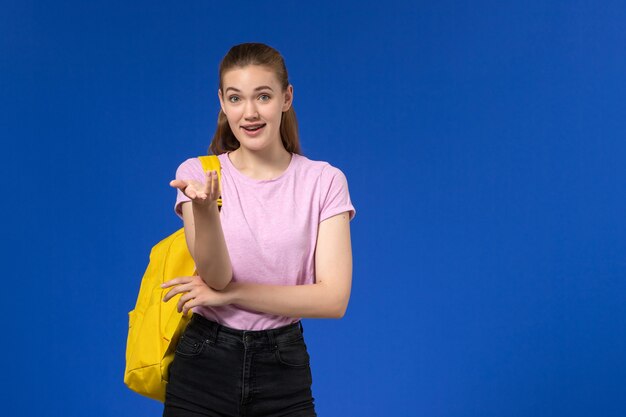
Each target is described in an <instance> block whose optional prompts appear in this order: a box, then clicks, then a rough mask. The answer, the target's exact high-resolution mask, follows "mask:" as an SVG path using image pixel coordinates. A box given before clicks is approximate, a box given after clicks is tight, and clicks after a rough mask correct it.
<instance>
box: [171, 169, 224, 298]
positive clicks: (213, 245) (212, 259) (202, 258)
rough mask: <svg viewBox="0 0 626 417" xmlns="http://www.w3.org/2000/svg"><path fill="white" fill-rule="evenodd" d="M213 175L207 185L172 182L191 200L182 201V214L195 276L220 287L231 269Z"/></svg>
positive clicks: (217, 287)
mask: <svg viewBox="0 0 626 417" xmlns="http://www.w3.org/2000/svg"><path fill="white" fill-rule="evenodd" d="M213 175H215V181H211V178H212V176H211V174H208V173H207V182H206V186H204V185H200V184H197V183H195V184H194V183H192V182H191V181H190V182H185V181H180V180H176V181H172V183H171V185H172V186H173V187H176V188H179V189H181V190H182V191H183V192H184V193H185V195H187V197H189V198H190V199H191V201H190V202H189V201H188V202H185V203H182V214H183V223H184V227H185V239H186V241H187V247H188V248H189V252H190V253H191V256H192V258H193V259H194V261H195V264H196V270H197V272H198V275H200V277H201V278H202V280H203V281H204V282H205V283H206V284H207V285H208V286H209V287H211V288H213V289H215V290H222V289H224V288H225V287H226V286H227V285H228V283H230V281H231V279H232V276H233V270H232V265H231V263H230V256H229V255H228V248H227V247H226V240H225V239H224V232H223V230H222V223H221V221H220V214H219V209H218V207H217V196H218V195H219V188H216V187H215V184H217V174H216V173H213ZM209 184H211V185H209ZM211 186H213V189H211Z"/></svg>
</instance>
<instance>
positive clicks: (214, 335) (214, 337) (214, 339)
mask: <svg viewBox="0 0 626 417" xmlns="http://www.w3.org/2000/svg"><path fill="white" fill-rule="evenodd" d="M219 328H220V325H219V323H214V324H213V326H211V343H216V342H217V332H218V330H219Z"/></svg>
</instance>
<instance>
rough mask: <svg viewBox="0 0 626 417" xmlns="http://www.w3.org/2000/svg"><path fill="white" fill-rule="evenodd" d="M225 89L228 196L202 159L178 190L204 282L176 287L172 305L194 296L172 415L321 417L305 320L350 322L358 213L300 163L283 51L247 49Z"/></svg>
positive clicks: (226, 69) (232, 61) (319, 166)
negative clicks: (347, 313) (347, 319)
mask: <svg viewBox="0 0 626 417" xmlns="http://www.w3.org/2000/svg"><path fill="white" fill-rule="evenodd" d="M219 80H220V82H219V90H218V97H219V101H220V105H221V110H220V113H219V117H218V126H217V131H216V133H215V135H214V137H213V141H212V143H211V146H210V151H211V152H212V153H213V154H215V155H217V156H218V158H219V161H220V164H221V183H220V184H218V181H217V173H216V172H215V171H212V172H204V171H203V168H202V165H201V163H200V161H199V160H198V159H197V158H192V159H188V160H186V161H185V162H183V163H182V164H181V165H180V166H179V168H178V170H177V172H176V180H174V181H172V182H171V185H172V186H173V187H175V188H177V189H178V192H177V200H176V205H175V211H176V213H177V214H178V215H179V216H180V217H182V219H183V222H184V227H185V236H186V239H187V245H188V247H189V250H190V252H191V255H192V256H193V258H194V261H195V263H196V268H197V271H198V276H193V277H178V278H175V279H173V280H171V281H169V282H167V283H166V284H164V287H171V290H170V291H169V292H168V294H167V296H166V297H165V301H168V300H169V299H171V298H172V297H173V296H175V295H176V294H182V296H181V298H180V301H179V303H178V308H179V310H180V311H184V312H187V311H189V310H191V311H192V312H193V316H192V319H191V322H190V323H189V325H188V327H187V328H186V330H185V332H184V334H183V336H182V337H181V340H180V341H179V344H178V346H177V350H176V356H175V358H174V361H173V362H172V365H171V367H170V373H169V375H170V379H169V383H168V385H167V394H166V400H165V408H164V414H163V415H164V416H169V417H171V416H240V415H241V416H243V415H245V416H263V417H269V416H279V415H280V416H315V415H316V413H315V408H314V403H313V397H312V393H311V382H312V380H311V370H310V366H309V354H308V352H307V348H306V345H305V343H304V339H303V336H302V334H303V333H302V325H301V323H300V318H302V317H320V318H322V317H325V318H340V317H342V316H343V315H344V313H345V311H346V307H347V305H348V299H349V297H350V287H351V280H352V250H351V243H350V226H349V222H350V220H351V219H352V218H353V217H354V215H355V209H354V207H353V205H352V203H351V201H350V195H349V192H348V185H347V181H346V178H345V176H344V174H343V173H342V172H341V171H340V170H339V169H337V168H335V167H333V166H331V165H330V164H328V163H327V162H321V161H312V160H310V159H308V158H306V157H304V156H302V154H301V151H300V144H299V140H298V127H297V121H296V116H295V113H294V110H293V106H292V102H293V86H292V85H290V84H289V81H288V76H287V70H286V68H285V63H284V60H283V58H282V57H281V55H280V54H279V53H278V51H276V50H275V49H273V48H271V47H269V46H267V45H264V44H259V43H246V44H241V45H237V46H234V47H233V48H231V49H230V51H229V52H228V53H227V54H226V56H225V57H224V58H223V60H222V62H221V64H220V68H219ZM220 196H221V198H222V200H223V205H222V207H221V209H219V208H218V206H217V199H218V197H220Z"/></svg>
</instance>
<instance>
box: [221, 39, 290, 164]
mask: <svg viewBox="0 0 626 417" xmlns="http://www.w3.org/2000/svg"><path fill="white" fill-rule="evenodd" d="M248 65H262V66H264V67H267V68H268V69H270V70H272V71H274V74H276V78H278V81H279V82H280V84H281V87H282V90H283V92H284V91H285V90H286V89H287V87H289V76H288V74H287V67H286V66H285V60H284V59H283V57H282V56H281V55H280V53H279V52H278V51H277V50H276V49H274V48H272V47H271V46H268V45H265V44H262V43H242V44H240V45H235V46H233V47H232V48H230V50H229V51H228V53H227V54H226V55H225V56H224V58H222V62H220V69H219V77H220V79H219V88H220V90H222V91H223V84H222V81H223V77H224V74H225V73H226V72H227V71H229V70H231V69H233V68H243V67H245V66H248ZM280 138H281V140H282V142H283V145H284V146H285V149H286V150H287V151H288V152H293V153H297V154H302V151H301V149H300V139H299V136H298V120H297V119H296V112H295V111H294V109H293V105H291V106H290V107H289V110H287V111H286V112H283V114H282V116H281V120H280ZM239 146H240V144H239V141H238V140H237V138H236V137H235V134H234V133H233V131H232V130H231V129H230V126H229V125H228V119H226V115H225V114H224V112H223V111H222V109H221V108H220V111H219V114H218V116H217V128H216V129H215V134H214V135H213V140H212V141H211V145H210V146H209V152H210V153H211V152H212V153H213V154H215V155H219V154H221V153H224V152H227V151H234V150H235V149H238V148H239Z"/></svg>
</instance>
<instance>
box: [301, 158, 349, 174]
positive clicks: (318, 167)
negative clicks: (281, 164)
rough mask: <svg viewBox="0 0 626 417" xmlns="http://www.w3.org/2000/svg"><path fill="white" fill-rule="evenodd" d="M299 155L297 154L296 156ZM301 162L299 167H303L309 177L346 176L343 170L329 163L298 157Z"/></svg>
mask: <svg viewBox="0 0 626 417" xmlns="http://www.w3.org/2000/svg"><path fill="white" fill-rule="evenodd" d="M294 155H297V154H294ZM297 158H298V160H299V165H300V167H301V170H302V172H304V173H306V175H307V176H309V175H316V176H317V177H331V178H332V177H335V176H344V174H343V172H342V171H341V169H339V168H338V167H336V166H334V165H332V164H331V163H330V162H328V161H318V160H313V159H309V158H307V157H306V156H304V155H297Z"/></svg>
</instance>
